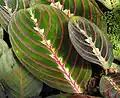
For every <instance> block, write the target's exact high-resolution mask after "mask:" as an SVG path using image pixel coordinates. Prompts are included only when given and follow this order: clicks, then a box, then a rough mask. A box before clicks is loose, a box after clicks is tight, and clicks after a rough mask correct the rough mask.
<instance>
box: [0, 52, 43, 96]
mask: <svg viewBox="0 0 120 98" xmlns="http://www.w3.org/2000/svg"><path fill="white" fill-rule="evenodd" d="M0 66H1V67H0V68H1V72H0V74H2V80H1V83H2V84H3V85H4V87H5V91H6V92H7V95H8V96H9V98H28V97H32V96H38V95H39V94H40V92H41V90H42V86H43V84H42V82H41V81H39V80H37V79H36V78H35V77H34V76H33V75H32V74H31V73H30V72H28V71H27V70H26V69H25V68H24V67H23V65H22V64H21V63H20V62H19V61H18V59H17V58H16V57H15V55H13V52H12V51H11V50H9V51H7V52H6V53H5V54H3V55H2V57H1V59H0Z"/></svg>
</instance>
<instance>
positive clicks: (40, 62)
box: [9, 4, 92, 93]
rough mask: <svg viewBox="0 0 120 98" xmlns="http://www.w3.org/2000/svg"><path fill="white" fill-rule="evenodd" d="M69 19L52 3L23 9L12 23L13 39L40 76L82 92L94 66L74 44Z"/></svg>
mask: <svg viewBox="0 0 120 98" xmlns="http://www.w3.org/2000/svg"><path fill="white" fill-rule="evenodd" d="M68 20H69V18H68V17H67V16H66V15H65V14H64V13H63V12H62V11H60V10H58V9H55V8H53V7H50V6H49V5H40V4H38V5H35V6H33V7H31V8H29V9H26V10H20V11H18V12H17V13H16V14H14V17H13V18H12V20H11V22H10V25H9V34H10V41H11V44H12V47H13V50H14V52H15V54H16V55H17V57H18V59H19V60H20V61H21V62H22V63H23V65H24V66H25V67H26V68H27V69H28V70H29V71H30V72H31V73H32V74H34V75H35V76H36V77H37V78H38V79H40V80H42V81H43V82H45V83H46V84H48V85H49V86H51V87H54V88H57V89H59V90H62V91H64V92H69V93H82V92H84V90H85V89H86V85H87V82H88V81H89V79H90V77H91V73H92V72H91V66H90V64H89V63H88V62H87V61H85V60H84V59H83V58H81V57H80V56H79V54H78V53H77V52H76V51H75V49H74V47H73V46H72V43H71V42H70V39H69V35H68V28H67V25H68Z"/></svg>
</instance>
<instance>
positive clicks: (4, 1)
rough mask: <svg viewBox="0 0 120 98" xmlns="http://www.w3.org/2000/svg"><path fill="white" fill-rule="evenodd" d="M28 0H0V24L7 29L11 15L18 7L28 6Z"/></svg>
mask: <svg viewBox="0 0 120 98" xmlns="http://www.w3.org/2000/svg"><path fill="white" fill-rule="evenodd" d="M29 3H30V0H0V24H1V26H2V27H3V28H4V29H5V30H6V31H7V26H8V24H9V21H10V19H11V16H12V15H13V14H14V13H16V12H17V11H18V10H19V9H24V8H27V7H29Z"/></svg>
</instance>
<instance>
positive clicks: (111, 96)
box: [100, 73, 120, 98]
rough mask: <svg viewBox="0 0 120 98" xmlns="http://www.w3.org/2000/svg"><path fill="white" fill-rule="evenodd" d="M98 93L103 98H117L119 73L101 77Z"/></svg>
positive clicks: (119, 93)
mask: <svg viewBox="0 0 120 98" xmlns="http://www.w3.org/2000/svg"><path fill="white" fill-rule="evenodd" d="M100 92H101V94H102V95H103V96H104V98H119V97H120V73H118V74H112V75H107V76H103V77H102V78H101V80H100Z"/></svg>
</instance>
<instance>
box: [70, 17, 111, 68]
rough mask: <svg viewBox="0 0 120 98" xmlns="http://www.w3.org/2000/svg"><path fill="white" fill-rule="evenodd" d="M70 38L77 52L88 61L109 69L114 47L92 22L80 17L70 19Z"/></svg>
mask: <svg viewBox="0 0 120 98" xmlns="http://www.w3.org/2000/svg"><path fill="white" fill-rule="evenodd" d="M68 28H69V36H70V39H71V41H72V43H73V45H74V47H75V49H76V50H77V52H78V53H79V54H80V55H81V56H82V57H83V58H84V59H86V60H88V61H90V62H92V63H96V64H98V65H100V66H102V67H103V68H104V69H109V67H110V65H111V63H112V61H113V53H112V52H113V51H112V45H111V44H110V43H109V42H108V41H107V39H106V38H105V36H104V35H103V32H101V30H100V29H99V28H98V27H97V26H96V25H95V24H94V23H92V22H90V21H88V20H87V19H85V18H83V17H79V16H74V17H72V18H71V19H70V21H69V24H68Z"/></svg>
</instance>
